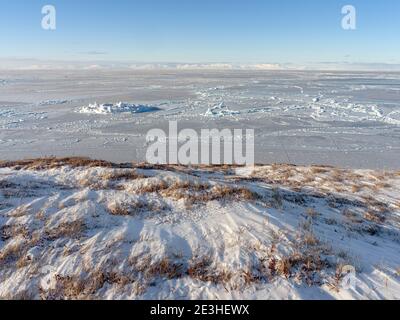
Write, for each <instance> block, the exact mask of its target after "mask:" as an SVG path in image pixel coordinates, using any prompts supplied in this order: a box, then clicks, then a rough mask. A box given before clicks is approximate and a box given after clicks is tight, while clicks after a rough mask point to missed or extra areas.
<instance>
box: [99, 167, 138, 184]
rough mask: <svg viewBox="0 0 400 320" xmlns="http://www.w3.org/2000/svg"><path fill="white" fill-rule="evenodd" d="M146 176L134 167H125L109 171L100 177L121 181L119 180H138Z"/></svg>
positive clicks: (106, 179)
mask: <svg viewBox="0 0 400 320" xmlns="http://www.w3.org/2000/svg"><path fill="white" fill-rule="evenodd" d="M144 178H145V176H144V175H142V174H138V173H137V171H136V170H134V169H125V170H122V171H109V172H105V173H103V174H102V175H101V177H100V179H101V180H105V181H119V180H128V181H129V180H138V179H144Z"/></svg>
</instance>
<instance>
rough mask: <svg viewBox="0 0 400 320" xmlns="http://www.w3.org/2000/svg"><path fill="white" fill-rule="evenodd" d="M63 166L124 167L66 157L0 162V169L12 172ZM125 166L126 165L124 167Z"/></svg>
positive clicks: (87, 159) (81, 158)
mask: <svg viewBox="0 0 400 320" xmlns="http://www.w3.org/2000/svg"><path fill="white" fill-rule="evenodd" d="M64 166H69V167H72V168H78V167H87V168H93V167H103V168H118V167H124V166H123V165H116V164H114V163H111V162H108V161H103V160H92V159H90V158H84V157H68V158H55V157H51V158H38V159H27V160H20V161H1V162H0V168H12V169H14V170H48V169H56V168H61V167H64ZM125 166H126V165H125Z"/></svg>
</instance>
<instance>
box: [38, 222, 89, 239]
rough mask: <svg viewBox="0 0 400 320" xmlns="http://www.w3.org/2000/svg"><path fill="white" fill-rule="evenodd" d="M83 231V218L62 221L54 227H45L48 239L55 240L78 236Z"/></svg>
mask: <svg viewBox="0 0 400 320" xmlns="http://www.w3.org/2000/svg"><path fill="white" fill-rule="evenodd" d="M84 231H85V224H84V222H83V220H76V221H72V222H62V223H60V224H59V225H58V226H56V227H54V228H46V231H45V233H46V237H47V238H48V239H49V240H56V239H60V238H75V239H76V238H78V239H79V238H80V237H81V236H82V234H83V232H84Z"/></svg>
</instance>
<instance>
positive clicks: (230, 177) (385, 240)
mask: <svg viewBox="0 0 400 320" xmlns="http://www.w3.org/2000/svg"><path fill="white" fill-rule="evenodd" d="M399 188H400V172H392V171H390V172H383V171H372V170H344V169H338V168H332V167H322V166H312V167H296V166H291V165H272V166H257V167H255V168H235V167H198V168H191V169H190V168H187V167H181V166H165V167H163V166H150V165H132V164H122V165H116V164H112V163H108V162H104V161H94V160H89V159H81V158H69V159H38V160H29V161H19V162H3V163H0V265H1V268H0V298H15V299H22V298H33V299H91V298H92V299H93V298H94V299H153V298H157V299H399V298H400V295H399V294H400V255H399V251H400V201H399ZM346 266H353V267H354V268H355V270H356V274H355V284H354V287H351V288H343V287H342V286H341V283H342V280H343V277H344V274H343V270H345V269H344V268H345V267H346Z"/></svg>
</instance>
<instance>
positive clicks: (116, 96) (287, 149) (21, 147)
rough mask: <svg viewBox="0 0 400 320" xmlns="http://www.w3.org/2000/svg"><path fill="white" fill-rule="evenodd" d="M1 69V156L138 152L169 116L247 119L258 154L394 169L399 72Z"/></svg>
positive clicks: (201, 124)
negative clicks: (149, 134) (152, 132)
mask: <svg viewBox="0 0 400 320" xmlns="http://www.w3.org/2000/svg"><path fill="white" fill-rule="evenodd" d="M0 79H1V80H0V153H1V158H2V159H10V160H11V159H13V160H17V159H23V158H26V157H42V156H71V155H76V156H78V155H79V156H90V157H93V158H101V159H107V160H110V161H115V162H124V161H133V160H135V161H144V160H145V157H144V156H145V153H146V144H145V136H146V133H147V132H148V131H149V130H150V129H156V128H161V129H166V128H167V127H168V121H178V127H179V129H186V128H193V129H196V130H200V129H211V128H217V129H240V128H241V129H255V143H256V145H257V148H256V155H255V158H256V162H257V163H264V164H268V163H274V162H277V163H295V164H299V165H310V164H330V165H335V166H344V167H351V168H366V169H372V168H373V169H396V170H397V169H400V166H399V161H398V159H399V157H400V104H399V101H400V73H398V72H397V73H395V72H392V73H389V72H386V73H384V72H380V73H379V72H311V71H256V70H253V71H245V70H242V71H240V70H236V71H230V70H224V71H212V70H202V71H193V70H192V71H190V70H186V71H185V70H181V71H177V70H175V71H174V70H158V71H157V70H153V71H149V70H147V71H145V70H142V71H141V70H131V71H126V70H119V71H111V70H110V71H95V70H91V71H78V70H71V71H62V70H58V71H0ZM120 101H122V102H121V103H120ZM96 102H97V103H96ZM43 141H46V143H43Z"/></svg>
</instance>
